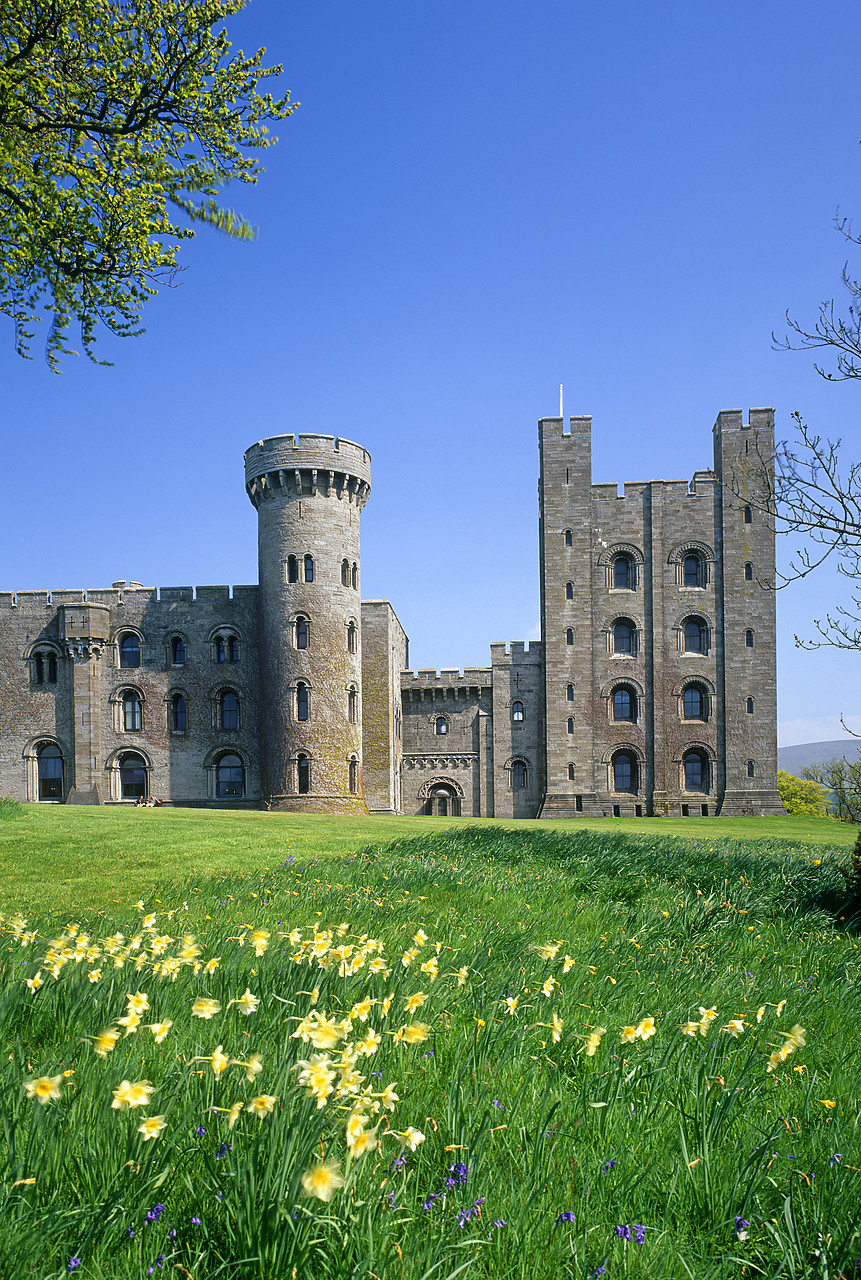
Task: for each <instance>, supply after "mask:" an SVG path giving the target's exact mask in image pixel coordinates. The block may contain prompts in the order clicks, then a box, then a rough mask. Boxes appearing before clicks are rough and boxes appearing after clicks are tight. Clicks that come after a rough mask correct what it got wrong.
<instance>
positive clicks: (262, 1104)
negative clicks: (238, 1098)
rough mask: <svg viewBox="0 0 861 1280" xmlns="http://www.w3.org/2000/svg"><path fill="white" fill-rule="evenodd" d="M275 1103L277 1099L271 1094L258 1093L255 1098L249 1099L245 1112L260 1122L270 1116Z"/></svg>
mask: <svg viewBox="0 0 861 1280" xmlns="http://www.w3.org/2000/svg"><path fill="white" fill-rule="evenodd" d="M277 1101H278V1099H277V1098H275V1097H273V1095H272V1094H271V1093H260V1094H258V1095H257V1097H256V1098H252V1099H251V1101H250V1102H249V1104H248V1106H247V1107H246V1108H245V1110H246V1111H247V1112H249V1113H250V1114H251V1115H253V1116H257V1117H259V1119H261V1120H262V1119H263V1117H264V1116H268V1115H271V1114H272V1112H273V1110H274V1108H275V1103H276V1102H277Z"/></svg>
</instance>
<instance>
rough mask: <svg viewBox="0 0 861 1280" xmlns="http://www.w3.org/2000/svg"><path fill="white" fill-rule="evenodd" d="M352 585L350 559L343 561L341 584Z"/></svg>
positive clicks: (343, 585) (344, 585)
mask: <svg viewBox="0 0 861 1280" xmlns="http://www.w3.org/2000/svg"><path fill="white" fill-rule="evenodd" d="M349 585H350V562H349V560H342V561H341V586H342V587H348V586H349Z"/></svg>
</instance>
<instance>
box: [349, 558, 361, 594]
mask: <svg viewBox="0 0 861 1280" xmlns="http://www.w3.org/2000/svg"><path fill="white" fill-rule="evenodd" d="M350 581H351V583H352V584H353V590H354V591H358V589H359V566H358V565H357V564H356V562H355V560H354V561H353V567H352V568H351V570H350Z"/></svg>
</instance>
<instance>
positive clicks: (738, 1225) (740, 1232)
mask: <svg viewBox="0 0 861 1280" xmlns="http://www.w3.org/2000/svg"><path fill="white" fill-rule="evenodd" d="M749 1226H750V1223H749V1222H748V1220H747V1218H739V1217H738V1215H736V1219H735V1234H736V1236H737V1237H738V1239H739V1240H746V1239H747V1229H748V1227H749Z"/></svg>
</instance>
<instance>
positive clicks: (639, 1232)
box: [634, 1223, 646, 1244]
mask: <svg viewBox="0 0 861 1280" xmlns="http://www.w3.org/2000/svg"><path fill="white" fill-rule="evenodd" d="M634 1239H635V1240H636V1241H637V1244H644V1243H645V1239H646V1228H645V1227H644V1226H643V1224H642V1223H640V1225H639V1226H635V1227H634Z"/></svg>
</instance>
